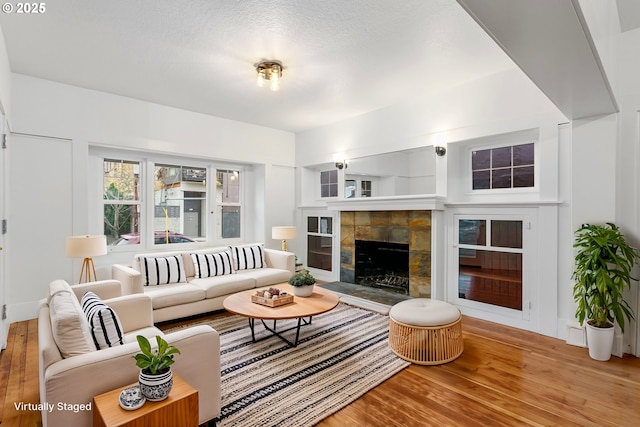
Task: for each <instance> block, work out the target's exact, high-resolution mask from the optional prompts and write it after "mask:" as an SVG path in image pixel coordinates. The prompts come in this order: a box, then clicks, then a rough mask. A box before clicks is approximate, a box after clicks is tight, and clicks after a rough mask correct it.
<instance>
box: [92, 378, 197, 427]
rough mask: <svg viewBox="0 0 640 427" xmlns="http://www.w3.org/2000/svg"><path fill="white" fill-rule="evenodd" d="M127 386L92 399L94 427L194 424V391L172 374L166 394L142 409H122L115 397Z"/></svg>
mask: <svg viewBox="0 0 640 427" xmlns="http://www.w3.org/2000/svg"><path fill="white" fill-rule="evenodd" d="M131 385H135V384H131ZM131 385H129V386H124V387H120V388H118V389H116V390H112V391H109V392H107V393H104V394H101V395H99V396H96V397H94V398H93V425H94V427H120V426H127V427H147V426H154V427H177V426H180V427H198V391H197V390H195V389H193V388H192V387H191V386H190V385H189V384H187V383H186V382H185V381H184V380H183V379H182V378H180V377H179V376H177V375H176V374H175V373H174V374H173V387H172V388H171V393H170V394H169V397H167V398H166V399H165V400H163V401H160V402H150V401H146V402H145V404H144V405H143V406H142V408H140V409H136V410H134V411H126V410H124V409H122V408H121V407H120V403H119V402H118V398H119V397H120V392H121V391H122V390H124V389H125V388H127V387H130V386H131Z"/></svg>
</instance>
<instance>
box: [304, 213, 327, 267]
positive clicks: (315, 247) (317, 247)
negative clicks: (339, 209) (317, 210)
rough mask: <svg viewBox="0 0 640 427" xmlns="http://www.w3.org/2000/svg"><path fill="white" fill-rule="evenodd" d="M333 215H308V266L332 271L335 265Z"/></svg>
mask: <svg viewBox="0 0 640 427" xmlns="http://www.w3.org/2000/svg"><path fill="white" fill-rule="evenodd" d="M332 255H333V217H330V216H308V217H307V267H310V268H317V269H320V270H326V271H331V270H332V265H333V256H332Z"/></svg>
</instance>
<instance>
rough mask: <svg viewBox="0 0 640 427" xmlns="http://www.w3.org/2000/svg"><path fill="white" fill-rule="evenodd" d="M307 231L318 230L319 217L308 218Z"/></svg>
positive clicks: (315, 231)
mask: <svg viewBox="0 0 640 427" xmlns="http://www.w3.org/2000/svg"><path fill="white" fill-rule="evenodd" d="M307 232H309V233H317V232H318V217H317V216H310V217H308V218H307Z"/></svg>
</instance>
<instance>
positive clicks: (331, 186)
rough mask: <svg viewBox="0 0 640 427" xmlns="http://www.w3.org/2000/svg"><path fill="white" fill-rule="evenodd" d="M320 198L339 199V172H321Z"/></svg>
mask: <svg viewBox="0 0 640 427" xmlns="http://www.w3.org/2000/svg"><path fill="white" fill-rule="evenodd" d="M320 196H321V197H338V171H337V170H330V171H323V172H320Z"/></svg>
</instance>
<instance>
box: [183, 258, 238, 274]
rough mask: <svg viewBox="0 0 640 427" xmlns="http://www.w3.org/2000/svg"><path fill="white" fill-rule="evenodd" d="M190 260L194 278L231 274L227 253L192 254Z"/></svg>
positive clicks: (229, 259)
mask: <svg viewBox="0 0 640 427" xmlns="http://www.w3.org/2000/svg"><path fill="white" fill-rule="evenodd" d="M191 259H192V260H193V267H194V268H195V277H196V278H198V279H202V278H203V277H211V276H223V275H225V274H231V273H233V269H232V267H231V254H230V253H229V252H217V253H208V254H205V253H192V254H191Z"/></svg>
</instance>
